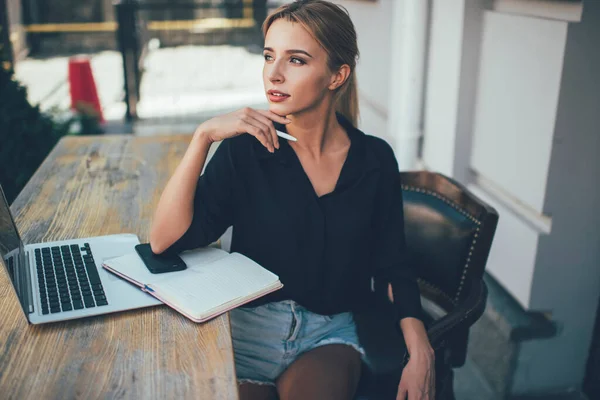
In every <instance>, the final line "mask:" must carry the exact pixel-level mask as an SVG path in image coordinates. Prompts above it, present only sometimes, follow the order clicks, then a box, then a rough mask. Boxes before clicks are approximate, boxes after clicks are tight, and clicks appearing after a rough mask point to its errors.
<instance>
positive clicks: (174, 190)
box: [150, 131, 212, 254]
mask: <svg viewBox="0 0 600 400" xmlns="http://www.w3.org/2000/svg"><path fill="white" fill-rule="evenodd" d="M211 144H212V142H211V140H210V139H209V138H208V137H207V136H206V135H205V134H204V133H203V132H201V131H196V133H195V134H194V136H193V138H192V141H191V142H190V145H189V147H188V149H187V151H186V152H185V155H184V156H183V159H182V160H181V162H180V163H179V165H178V166H177V169H176V170H175V173H174V174H173V176H172V177H171V179H169V182H168V183H167V186H166V187H165V190H164V191H163V193H162V195H161V196H160V200H159V202H158V207H157V208H156V211H155V213H154V219H153V221H152V228H151V230H150V246H151V247H152V251H153V252H154V253H156V254H159V253H162V252H163V251H165V250H166V249H167V248H169V246H171V245H172V244H173V243H175V241H177V239H179V238H180V237H181V236H183V234H184V233H185V232H186V231H187V230H188V228H189V227H190V224H191V223H192V217H193V215H194V195H195V191H196V185H197V183H198V177H199V176H200V173H201V172H202V169H203V168H204V163H205V162H206V158H207V156H208V151H209V150H210V146H211Z"/></svg>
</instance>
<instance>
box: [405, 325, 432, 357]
mask: <svg viewBox="0 0 600 400" xmlns="http://www.w3.org/2000/svg"><path fill="white" fill-rule="evenodd" d="M400 329H401V330H402V335H403V336H404V342H405V343H406V349H407V350H408V354H412V353H411V352H412V351H413V350H415V349H423V348H424V347H427V348H428V347H430V344H429V338H428V337H427V330H426V329H425V325H423V322H421V321H420V320H418V319H416V318H411V317H408V318H402V319H401V320H400Z"/></svg>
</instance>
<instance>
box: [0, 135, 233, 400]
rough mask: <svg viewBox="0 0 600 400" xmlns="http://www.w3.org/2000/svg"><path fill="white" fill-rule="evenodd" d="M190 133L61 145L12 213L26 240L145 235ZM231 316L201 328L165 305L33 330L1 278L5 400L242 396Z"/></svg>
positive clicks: (71, 140) (0, 379) (0, 377)
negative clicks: (233, 346)
mask: <svg viewBox="0 0 600 400" xmlns="http://www.w3.org/2000/svg"><path fill="white" fill-rule="evenodd" d="M190 139H191V136H188V135H186V136H165V137H133V136H125V135H114V136H87V137H86V136H83V137H67V138H63V139H62V140H61V141H60V142H59V144H58V145H57V146H56V147H55V148H54V150H53V151H52V152H51V154H50V155H49V156H48V157H47V159H46V160H45V161H44V163H43V164H42V166H41V167H40V168H39V169H38V171H37V172H36V173H35V175H34V176H33V178H32V179H31V181H30V182H29V183H28V184H27V186H26V187H25V188H24V189H23V191H22V192H21V193H20V195H19V196H18V197H17V199H16V200H15V202H14V203H13V204H12V206H11V209H12V211H13V213H14V215H15V217H16V223H17V225H18V227H19V230H20V232H21V234H22V236H23V240H24V242H25V243H35V242H42V241H50V240H58V239H70V238H78V237H87V236H97V235H104V234H114V233H136V234H137V235H138V236H139V238H140V240H141V241H142V242H144V241H147V240H148V237H149V230H150V223H151V219H152V215H153V211H154V208H155V207H156V204H157V202H158V199H159V196H160V193H161V191H162V188H164V186H165V184H166V182H167V180H168V178H169V177H170V175H171V173H172V172H173V170H174V169H175V167H176V166H177V164H178V162H179V160H180V159H181V157H182V156H183V153H184V152H185V149H186V148H187V145H188V143H189V141H190ZM237 396H238V394H237V386H236V380H235V369H234V363H233V349H232V344H231V336H230V327H229V319H228V316H227V314H225V315H223V316H221V317H218V318H216V319H214V320H212V321H209V322H207V323H204V324H195V323H193V322H191V321H189V320H188V319H186V318H185V317H183V316H181V315H180V314H178V313H177V312H175V311H173V310H171V309H170V308H168V307H166V306H159V307H151V308H148V309H143V310H134V311H128V312H123V313H116V314H109V315H106V316H98V317H89V318H84V319H80V320H76V321H68V322H59V323H52V324H45V325H37V326H34V325H29V324H28V323H27V321H26V319H25V316H24V315H23V312H22V310H21V307H20V306H19V303H18V300H17V297H16V295H15V294H14V292H13V290H12V286H11V285H10V283H9V279H8V275H7V273H6V270H5V269H4V268H1V271H0V398H1V399H73V398H78V399H115V398H123V399H172V398H177V399H179V398H190V399H203V400H204V399H206V400H210V399H237Z"/></svg>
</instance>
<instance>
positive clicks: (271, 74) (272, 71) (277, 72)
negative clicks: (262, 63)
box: [267, 62, 285, 83]
mask: <svg viewBox="0 0 600 400" xmlns="http://www.w3.org/2000/svg"><path fill="white" fill-rule="evenodd" d="M267 76H268V78H269V81H271V82H277V83H281V82H283V81H284V80H285V78H284V76H283V72H282V71H281V67H280V66H279V63H277V62H275V63H273V64H271V66H270V68H269V70H268V72H267Z"/></svg>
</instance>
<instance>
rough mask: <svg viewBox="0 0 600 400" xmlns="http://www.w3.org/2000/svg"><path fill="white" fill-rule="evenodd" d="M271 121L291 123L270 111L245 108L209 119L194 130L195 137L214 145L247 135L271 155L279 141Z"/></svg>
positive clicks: (277, 146)
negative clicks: (201, 137) (202, 138)
mask: <svg viewBox="0 0 600 400" xmlns="http://www.w3.org/2000/svg"><path fill="white" fill-rule="evenodd" d="M273 121H275V122H279V123H282V124H288V123H290V122H291V121H290V120H288V119H287V118H285V117H282V116H280V115H277V114H274V113H273V112H271V111H267V110H255V109H252V108H249V107H246V108H244V109H241V110H238V111H234V112H232V113H229V114H225V115H220V116H218V117H215V118H212V119H209V120H208V121H206V122H204V123H202V124H201V125H200V126H199V127H198V128H197V129H196V132H195V135H201V136H204V138H205V139H206V140H208V141H209V142H210V143H214V142H219V141H221V140H223V139H227V138H231V137H235V136H239V135H241V134H243V133H249V134H250V135H252V136H254V137H255V138H257V139H258V141H259V142H261V143H262V145H263V146H265V147H266V148H267V150H269V151H270V152H271V153H273V152H275V148H277V149H278V148H279V139H278V137H277V133H276V132H275V127H274V126H273Z"/></svg>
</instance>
